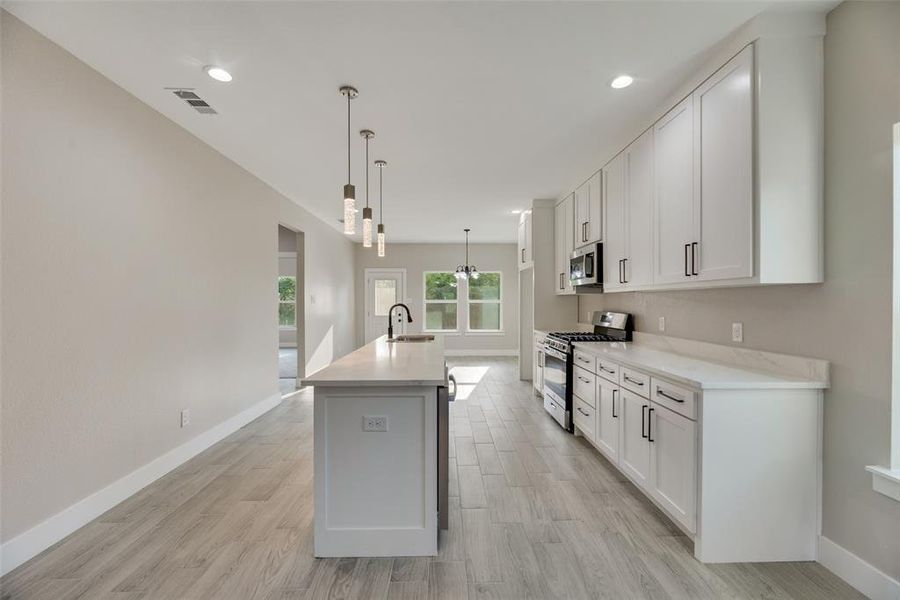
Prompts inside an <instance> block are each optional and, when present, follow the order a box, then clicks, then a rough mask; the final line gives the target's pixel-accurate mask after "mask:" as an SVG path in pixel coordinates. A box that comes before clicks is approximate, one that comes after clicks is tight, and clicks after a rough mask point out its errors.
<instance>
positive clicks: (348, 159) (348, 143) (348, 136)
mask: <svg viewBox="0 0 900 600" xmlns="http://www.w3.org/2000/svg"><path fill="white" fill-rule="evenodd" d="M347 183H348V184H349V183H350V92H347Z"/></svg>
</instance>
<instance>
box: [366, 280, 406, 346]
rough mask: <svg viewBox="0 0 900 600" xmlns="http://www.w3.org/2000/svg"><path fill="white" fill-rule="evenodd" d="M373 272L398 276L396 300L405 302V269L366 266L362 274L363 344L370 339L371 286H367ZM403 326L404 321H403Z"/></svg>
mask: <svg viewBox="0 0 900 600" xmlns="http://www.w3.org/2000/svg"><path fill="white" fill-rule="evenodd" d="M375 273H391V274H396V275H399V276H400V290H399V291H398V293H397V302H406V300H407V298H406V269H405V268H400V267H367V268H366V269H365V274H364V277H365V278H364V283H365V289H366V291H365V304H364V306H363V321H364V323H365V325H364V326H363V344H368V343H369V339H370V337H371V336H370V333H371V329H370V325H369V323H370V320H369V315H370V312H371V310H372V308H373V306H372V303H373V299H372V288H371V287H370V286H369V282H370V281H371V279H372V275H373V274H375ZM404 327H405V322H404Z"/></svg>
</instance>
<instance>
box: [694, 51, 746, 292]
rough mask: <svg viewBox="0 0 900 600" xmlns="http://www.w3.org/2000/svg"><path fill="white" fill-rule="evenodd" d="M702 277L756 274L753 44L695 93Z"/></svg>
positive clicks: (697, 225)
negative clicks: (754, 245) (754, 243)
mask: <svg viewBox="0 0 900 600" xmlns="http://www.w3.org/2000/svg"><path fill="white" fill-rule="evenodd" d="M693 99H694V118H695V127H694V186H695V189H696V191H697V192H698V193H697V194H695V205H694V239H693V240H692V242H694V243H696V244H697V246H695V247H694V248H693V251H694V261H695V264H694V265H693V271H694V273H695V274H696V275H697V278H698V279H702V280H711V279H734V278H737V277H752V276H753V49H752V48H751V47H749V46H748V47H747V48H745V49H744V50H743V51H742V52H741V53H740V54H738V55H737V56H735V57H734V58H733V59H731V60H730V61H729V62H728V63H726V64H725V66H724V67H722V68H721V69H719V70H718V71H717V72H716V73H715V74H714V75H713V76H712V77H710V78H709V79H708V80H707V81H706V82H705V83H704V84H703V85H701V86H700V87H699V88H698V89H697V91H696V92H694V94H693Z"/></svg>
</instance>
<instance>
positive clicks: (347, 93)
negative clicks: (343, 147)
mask: <svg viewBox="0 0 900 600" xmlns="http://www.w3.org/2000/svg"><path fill="white" fill-rule="evenodd" d="M340 92H341V96H344V97H345V98H347V185H345V186H344V233H346V234H347V235H353V234H354V233H356V187H354V185H353V184H352V183H350V101H351V100H353V99H354V98H356V97H357V96H359V92H358V91H357V89H356V88H355V87H352V86H349V85H345V86H343V87H342V88H341V89H340Z"/></svg>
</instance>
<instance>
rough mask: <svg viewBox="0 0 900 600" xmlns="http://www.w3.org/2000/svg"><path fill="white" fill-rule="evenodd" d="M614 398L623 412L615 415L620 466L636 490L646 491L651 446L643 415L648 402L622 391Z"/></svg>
mask: <svg viewBox="0 0 900 600" xmlns="http://www.w3.org/2000/svg"><path fill="white" fill-rule="evenodd" d="M617 395H618V396H619V397H620V398H621V399H622V409H621V411H620V412H619V413H618V414H619V421H620V424H619V452H620V454H619V466H620V467H621V468H622V471H623V472H624V473H625V474H626V475H628V476H629V477H631V479H632V480H633V481H634V483H635V484H636V485H638V487H642V488H645V489H649V487H650V483H649V481H650V443H649V442H648V441H647V422H646V415H647V411H648V409H649V408H650V401H649V400H645V399H644V398H641V397H640V396H638V395H637V394H633V393H632V392H629V391H628V390H624V389H622V388H619V394H617ZM616 408H617V409H618V408H619V407H618V406H617V407H616Z"/></svg>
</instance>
